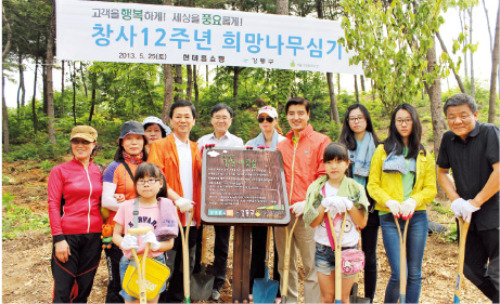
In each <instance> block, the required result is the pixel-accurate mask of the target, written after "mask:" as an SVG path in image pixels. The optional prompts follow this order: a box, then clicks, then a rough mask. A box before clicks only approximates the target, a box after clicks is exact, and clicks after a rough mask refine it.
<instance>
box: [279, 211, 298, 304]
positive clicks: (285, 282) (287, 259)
mask: <svg viewBox="0 0 500 304" xmlns="http://www.w3.org/2000/svg"><path fill="white" fill-rule="evenodd" d="M299 218H300V215H299V216H298V217H297V218H295V223H293V226H292V229H291V230H290V232H288V226H286V228H285V234H286V240H285V260H284V261H283V262H284V265H283V276H282V277H283V290H282V291H281V303H286V300H287V296H288V274H289V273H290V251H291V249H292V240H293V231H294V230H295V226H296V225H297V222H298V221H299Z"/></svg>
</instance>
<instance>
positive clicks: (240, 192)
mask: <svg viewBox="0 0 500 304" xmlns="http://www.w3.org/2000/svg"><path fill="white" fill-rule="evenodd" d="M202 171H203V172H202V199H201V219H202V220H203V221H204V222H206V223H209V224H219V225H224V224H226V225H234V226H235V229H234V245H233V302H239V303H242V302H243V301H245V300H248V293H249V289H250V284H249V280H250V260H251V258H250V239H251V237H250V232H251V226H254V225H265V226H269V225H287V224H288V223H289V222H290V211H289V209H288V197H287V193H286V183H285V174H284V172H283V160H282V158H281V153H280V152H279V151H276V150H268V149H266V150H260V149H255V150H252V149H246V148H227V147H226V148H224V147H213V148H207V149H204V151H203V170H202Z"/></svg>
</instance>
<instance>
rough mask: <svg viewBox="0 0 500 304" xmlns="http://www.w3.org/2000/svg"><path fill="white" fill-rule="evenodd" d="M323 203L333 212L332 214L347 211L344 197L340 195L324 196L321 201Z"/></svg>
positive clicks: (326, 208)
mask: <svg viewBox="0 0 500 304" xmlns="http://www.w3.org/2000/svg"><path fill="white" fill-rule="evenodd" d="M321 205H323V207H325V210H326V211H328V210H330V212H331V213H332V216H333V215H335V214H337V213H344V212H346V206H345V205H346V204H345V202H344V198H343V197H340V196H330V197H327V198H324V199H323V200H322V201H321Z"/></svg>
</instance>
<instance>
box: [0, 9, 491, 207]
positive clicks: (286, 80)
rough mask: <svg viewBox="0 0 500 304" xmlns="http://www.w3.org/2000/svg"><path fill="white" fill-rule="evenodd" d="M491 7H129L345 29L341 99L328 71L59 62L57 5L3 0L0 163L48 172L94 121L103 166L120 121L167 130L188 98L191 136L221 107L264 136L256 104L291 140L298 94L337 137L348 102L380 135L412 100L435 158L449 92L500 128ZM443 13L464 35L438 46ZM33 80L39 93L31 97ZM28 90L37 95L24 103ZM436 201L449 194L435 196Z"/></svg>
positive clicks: (247, 135)
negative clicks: (80, 129) (12, 92)
mask: <svg viewBox="0 0 500 304" xmlns="http://www.w3.org/2000/svg"><path fill="white" fill-rule="evenodd" d="M486 1H487V0H480V1H474V0H429V1H409V0H394V1H383V0H381V1H373V0H370V1H359V0H339V1H336V0H261V1H254V0H234V1H229V2H228V1H222V0H207V1H195V0H178V1H173V0H149V1H136V2H142V3H149V4H165V5H176V6H191V7H205V8H216V9H230V10H239V11H249V12H258V13H269V14H285V15H295V16H302V17H309V18H324V19H331V20H338V21H340V22H342V26H343V28H344V29H345V32H346V39H345V40H344V41H343V44H344V46H345V47H346V48H348V49H349V50H354V51H356V52H357V53H358V55H357V56H355V57H354V58H353V63H361V64H362V65H363V68H364V76H363V75H361V76H358V75H355V76H353V78H352V79H353V80H352V81H353V83H354V85H353V87H354V90H353V91H349V92H348V91H346V90H345V88H343V87H341V85H340V83H341V82H340V75H338V74H332V73H319V72H308V71H293V70H277V69H276V70H273V69H261V68H246V67H220V66H211V67H210V68H209V67H208V66H203V65H200V66H193V65H159V64H128V63H113V62H80V61H56V60H55V58H54V54H55V53H56V52H55V48H56V44H55V41H56V39H57V37H55V22H56V21H55V18H54V2H53V1H52V0H32V1H25V0H4V1H3V7H2V19H3V27H2V39H3V40H2V51H3V52H2V62H3V65H2V84H3V85H2V131H3V132H2V142H3V163H5V162H14V161H22V160H31V161H37V162H38V165H37V166H38V168H42V169H44V170H46V171H49V170H50V169H51V168H52V167H53V166H54V165H55V164H56V163H60V162H61V161H62V156H64V155H68V153H69V152H70V149H69V142H68V136H69V133H70V131H71V129H72V127H73V126H75V125H77V124H89V125H92V126H93V127H95V128H96V129H97V131H98V132H99V145H100V151H99V154H98V156H97V158H96V162H98V163H102V164H108V163H109V162H110V161H111V160H112V158H113V155H114V152H115V149H116V139H117V137H118V134H119V130H120V127H121V125H122V124H123V122H125V121H127V120H138V121H142V119H143V118H145V117H147V116H150V115H154V116H159V117H161V118H162V119H163V120H164V121H165V122H166V123H168V111H169V108H170V106H171V104H172V103H173V102H174V101H175V100H177V99H180V98H182V99H187V100H191V101H192V102H193V103H194V104H195V105H196V107H197V110H198V119H197V123H196V125H195V127H194V128H193V130H192V132H191V139H192V140H197V139H198V138H199V137H201V136H202V135H204V134H207V133H210V132H211V131H212V127H211V125H210V109H211V108H212V106H213V105H215V104H217V103H226V104H228V105H230V106H231V107H232V108H233V109H234V111H235V118H234V120H233V125H232V127H231V129H230V131H231V132H232V133H233V134H235V135H237V136H240V137H242V138H243V140H244V141H246V140H249V139H251V138H253V137H255V136H256V135H257V134H258V133H259V132H260V130H259V128H258V124H257V122H256V119H255V118H256V113H257V110H258V108H259V107H261V106H263V105H265V104H271V105H273V106H275V107H276V108H278V112H279V113H280V121H281V127H282V129H283V131H284V132H287V131H288V130H289V126H288V124H287V122H286V118H285V114H284V111H283V107H284V104H285V103H286V101H287V100H288V98H289V97H290V96H305V97H307V98H308V99H309V100H310V101H311V124H312V125H313V127H314V128H315V130H317V131H319V132H322V133H324V134H326V135H328V136H329V137H330V138H331V139H332V140H334V141H335V140H337V138H338V136H339V133H340V129H341V121H342V117H343V115H344V113H345V110H346V108H347V107H348V106H349V105H351V104H353V103H363V104H364V105H366V106H367V107H368V109H369V110H370V113H371V114H372V120H373V122H374V125H375V129H376V130H377V133H378V135H379V137H380V138H382V139H384V138H385V137H386V136H387V132H386V131H387V128H388V124H389V117H390V113H391V111H392V109H393V108H394V107H395V106H396V105H397V104H400V103H403V102H407V103H410V104H412V105H414V106H415V107H417V108H418V109H419V114H420V119H421V120H422V122H423V125H424V134H423V140H424V144H425V145H426V147H427V148H428V149H429V150H430V151H431V152H434V153H436V152H437V151H438V149H439V143H440V140H441V136H442V134H443V133H444V132H445V131H446V129H447V126H446V123H445V119H444V116H443V113H442V104H443V101H444V100H446V99H447V98H448V97H449V96H451V95H453V94H455V93H458V92H464V93H467V94H470V95H472V96H474V97H475V99H476V101H477V103H478V105H479V111H480V114H479V118H480V121H483V122H486V121H488V122H492V123H496V124H498V121H499V119H498V107H499V105H500V103H499V99H498V88H499V87H500V85H499V84H500V78H499V77H498V66H499V63H498V62H499V56H500V54H499V53H500V43H499V35H500V34H499V32H500V30H499V28H500V26H499V22H500V20H499V12H500V10H499V6H500V5H499V4H498V3H497V4H496V6H493V7H495V9H496V10H495V11H494V12H491V9H490V12H488V9H487V8H488V7H489V8H491V3H489V2H488V5H487V4H486ZM492 1H493V2H495V0H492ZM116 2H128V1H116ZM450 8H454V9H457V11H458V13H459V16H460V25H461V32H460V34H459V35H458V37H456V39H453V40H452V41H453V43H452V44H451V45H445V43H444V42H443V39H442V37H441V35H440V33H439V29H440V26H441V25H442V24H443V23H444V22H445V20H444V17H443V14H444V13H445V12H446V11H447V10H448V9H450ZM473 9H474V10H484V16H486V18H487V19H488V22H487V24H488V27H487V28H479V29H478V28H474V24H473V18H472V10H473ZM489 18H491V19H492V22H490V20H489ZM493 19H494V20H493ZM490 24H494V26H493V27H490ZM473 28H474V31H488V33H489V41H484V40H481V41H475V40H474V39H473V31H472V29H473ZM480 43H481V44H488V43H489V49H490V50H491V63H492V64H491V77H490V80H489V82H488V83H485V82H483V81H477V80H476V79H475V78H474V75H475V72H474V70H475V66H474V51H475V50H476V49H477V47H478V44H480ZM436 45H439V46H440V47H439V48H437V47H436ZM438 49H439V53H438V51H437V50H438ZM483 59H484V58H483ZM30 63H34V64H35V68H34V69H33V71H29V70H28V71H27V69H26V67H27V65H28V64H30ZM482 68H484V67H482V66H480V67H479V69H482ZM30 72H33V73H34V79H35V80H34V84H33V86H32V87H28V86H27V85H26V84H25V81H24V79H25V75H26V74H27V73H30ZM56 73H58V74H59V73H60V75H61V77H59V79H61V83H60V84H58V85H57V87H58V88H60V90H54V88H55V87H56V86H55V85H54V81H53V79H54V78H55V77H54V76H53V75H55V74H56ZM449 75H453V76H454V81H455V82H456V85H455V86H454V85H452V87H451V88H450V89H448V90H447V91H443V90H442V89H441V79H444V78H446V77H448V76H449ZM9 81H17V83H18V87H17V96H16V101H15V103H16V105H17V106H16V107H15V108H12V107H9V108H8V107H7V101H6V95H5V83H6V82H9ZM38 83H41V84H42V86H43V89H42V91H41V94H38V95H37V85H38ZM29 94H31V96H32V97H31V98H29V99H28V98H27V96H28V95H29ZM11 102H12V101H11ZM11 102H9V103H11ZM2 182H3V184H4V185H5V184H9V182H10V181H9V176H8V175H6V174H3V175H2ZM4 194H5V193H4ZM14 195H15V194H14ZM440 197H441V198H444V196H443V193H442V192H441V193H440Z"/></svg>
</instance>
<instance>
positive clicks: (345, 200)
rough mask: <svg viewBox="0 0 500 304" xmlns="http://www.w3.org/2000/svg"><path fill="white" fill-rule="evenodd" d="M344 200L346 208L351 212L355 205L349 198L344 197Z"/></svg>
mask: <svg viewBox="0 0 500 304" xmlns="http://www.w3.org/2000/svg"><path fill="white" fill-rule="evenodd" d="M342 200H343V201H344V206H345V209H346V210H347V211H349V210H351V209H352V207H354V203H353V202H352V201H350V200H349V199H348V198H347V197H342Z"/></svg>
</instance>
